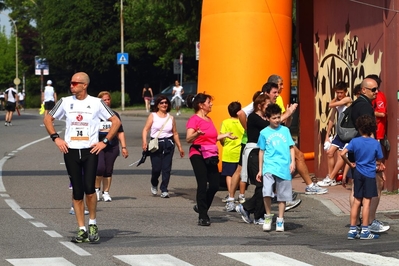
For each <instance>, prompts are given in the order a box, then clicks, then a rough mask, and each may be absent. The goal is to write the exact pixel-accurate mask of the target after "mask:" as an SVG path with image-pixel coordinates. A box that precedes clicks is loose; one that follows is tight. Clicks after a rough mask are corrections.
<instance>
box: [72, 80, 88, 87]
mask: <svg viewBox="0 0 399 266" xmlns="http://www.w3.org/2000/svg"><path fill="white" fill-rule="evenodd" d="M78 84H85V83H84V82H79V81H71V85H72V87H75V86H76V85H78Z"/></svg>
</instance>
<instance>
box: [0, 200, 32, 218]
mask: <svg viewBox="0 0 399 266" xmlns="http://www.w3.org/2000/svg"><path fill="white" fill-rule="evenodd" d="M5 202H6V203H7V204H8V206H10V208H11V209H12V210H13V211H15V212H16V213H18V214H19V215H20V216H21V217H22V218H24V219H33V217H32V216H31V215H30V214H29V213H27V212H26V211H24V210H22V209H21V207H19V205H18V204H17V203H16V202H15V200H13V199H6V200H5Z"/></svg>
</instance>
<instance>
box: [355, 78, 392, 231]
mask: <svg viewBox="0 0 399 266" xmlns="http://www.w3.org/2000/svg"><path fill="white" fill-rule="evenodd" d="M360 87H361V89H360V95H359V97H358V98H357V99H356V101H354V102H353V103H352V104H353V108H352V115H351V118H352V121H356V120H357V118H359V117H360V116H362V115H369V116H371V117H372V118H373V119H376V118H375V111H374V108H373V105H372V101H373V100H374V99H375V98H376V96H377V90H378V83H377V81H376V80H374V79H373V78H365V79H364V80H363V81H362V83H361V86H360ZM356 126H357V125H356ZM376 135H377V134H376V131H374V133H373V137H374V138H375V136H376ZM359 136H360V135H359ZM348 156H349V160H350V161H352V162H353V161H354V158H353V153H351V152H350V153H348ZM383 178H384V175H382V173H380V172H379V173H377V176H376V182H377V192H378V195H377V196H376V197H373V198H372V199H371V205H370V212H369V213H370V217H369V221H370V222H371V224H370V226H369V230H370V231H371V232H374V233H382V232H385V231H387V230H389V229H390V226H389V225H385V224H384V223H383V222H381V221H379V220H377V219H376V213H377V208H378V205H379V203H380V198H381V193H382V189H383V186H384V179H383Z"/></svg>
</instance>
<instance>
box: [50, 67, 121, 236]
mask: <svg viewBox="0 0 399 266" xmlns="http://www.w3.org/2000/svg"><path fill="white" fill-rule="evenodd" d="M89 83H90V79H89V76H88V75H87V74H86V73H84V72H79V73H76V74H75V75H73V76H72V79H71V86H70V90H71V93H72V94H73V96H69V97H65V98H62V99H61V100H60V101H58V102H57V104H56V105H55V107H54V108H53V109H52V110H51V111H50V112H49V113H48V114H47V115H46V116H45V117H44V125H45V126H46V129H47V132H48V133H49V134H50V137H51V139H52V140H53V141H54V142H55V144H56V145H57V147H58V148H59V149H60V151H61V152H62V153H63V154H64V161H65V166H66V168H67V171H68V175H69V178H70V181H71V183H72V187H73V205H74V209H75V215H76V220H77V222H78V226H79V229H78V234H77V236H76V237H74V238H73V239H72V242H76V243H82V242H89V241H90V242H96V241H98V240H99V239H100V237H99V235H98V227H97V221H96V208H97V197H96V194H95V189H94V187H95V180H96V171H97V162H98V156H97V155H98V153H99V152H100V151H101V150H103V149H104V148H105V147H106V146H107V143H108V142H109V140H111V139H112V138H113V137H114V136H115V134H116V133H117V131H118V129H119V126H120V124H121V122H120V120H119V118H118V117H117V116H116V115H115V114H114V112H113V111H112V110H111V109H110V108H109V107H108V106H106V105H105V103H104V102H103V101H102V100H101V99H99V98H96V97H92V96H90V95H88V94H87V87H88V86H89ZM63 117H65V118H66V131H65V138H64V139H61V138H60V136H59V135H58V134H57V132H56V130H55V128H54V125H53V121H54V119H61V118H63ZM101 119H102V120H108V121H111V122H112V126H111V128H110V130H109V132H108V134H107V135H106V137H105V138H104V139H103V141H100V142H99V141H98V131H99V127H100V120H101ZM84 194H86V204H87V207H88V210H89V215H90V219H89V232H88V233H87V231H86V226H85V221H84V201H83V198H84Z"/></svg>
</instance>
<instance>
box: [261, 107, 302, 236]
mask: <svg viewBox="0 0 399 266" xmlns="http://www.w3.org/2000/svg"><path fill="white" fill-rule="evenodd" d="M266 118H267V120H269V122H270V125H269V126H268V127H266V128H265V129H263V130H262V131H261V132H260V136H259V139H258V144H257V145H258V146H259V148H260V150H259V173H258V174H257V176H256V180H257V181H258V182H261V181H262V178H263V190H262V193H263V201H264V203H265V210H266V215H265V223H264V224H263V231H270V230H271V224H272V220H273V214H271V199H272V198H273V197H274V192H275V191H276V195H277V201H278V218H277V220H276V231H277V232H283V231H284V211H285V206H286V202H287V201H292V184H291V180H292V173H293V172H294V171H295V151H294V145H295V143H294V141H293V140H292V137H291V133H290V130H289V129H288V128H287V127H285V126H282V125H281V108H280V107H279V106H278V105H277V104H269V106H268V107H267V108H266Z"/></svg>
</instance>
